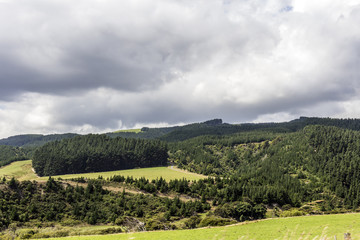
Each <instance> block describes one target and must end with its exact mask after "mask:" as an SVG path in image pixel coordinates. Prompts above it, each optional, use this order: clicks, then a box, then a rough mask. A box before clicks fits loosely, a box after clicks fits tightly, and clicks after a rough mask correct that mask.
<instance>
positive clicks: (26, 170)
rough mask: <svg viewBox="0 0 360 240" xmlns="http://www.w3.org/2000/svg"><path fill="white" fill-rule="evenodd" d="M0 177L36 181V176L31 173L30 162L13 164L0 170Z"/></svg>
mask: <svg viewBox="0 0 360 240" xmlns="http://www.w3.org/2000/svg"><path fill="white" fill-rule="evenodd" d="M0 177H1V178H2V177H6V178H8V179H9V178H12V177H15V178H16V179H18V180H32V179H36V178H37V176H36V174H35V173H34V172H33V171H32V165H31V160H26V161H18V162H13V163H11V164H9V165H7V166H4V167H2V168H0Z"/></svg>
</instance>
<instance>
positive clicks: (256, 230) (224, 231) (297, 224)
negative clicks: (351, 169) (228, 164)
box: [49, 214, 360, 240]
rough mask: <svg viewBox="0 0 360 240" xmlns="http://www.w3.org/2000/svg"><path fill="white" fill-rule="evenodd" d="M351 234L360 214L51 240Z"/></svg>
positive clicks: (355, 235)
mask: <svg viewBox="0 0 360 240" xmlns="http://www.w3.org/2000/svg"><path fill="white" fill-rule="evenodd" d="M346 232H349V233H351V239H360V214H339V215H322V216H304V217H293V218H278V219H268V220H263V221H258V222H250V223H248V224H242V225H233V226H228V227H215V228H203V229H194V230H178V231H159V232H138V233H123V234H114V235H104V236H100V235H96V236H76V237H67V238H49V240H50V239H52V240H55V239H57V240H60V239H64V240H65V239H66V240H70V239H78V240H93V239H98V240H115V239H116V240H122V239H124V240H125V239H135V240H145V239H146V240H149V239H150V240H151V239H154V240H155V239H162V240H164V239H169V240H170V239H171V240H176V239H179V240H182V239H200V240H201V239H204V240H216V239H219V240H220V239H224V240H225V239H226V240H239V239H259V240H260V239H261V240H266V239H269V240H270V239H271V240H273V239H335V236H336V237H337V238H336V239H344V233H346Z"/></svg>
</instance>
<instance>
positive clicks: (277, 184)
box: [170, 125, 360, 209]
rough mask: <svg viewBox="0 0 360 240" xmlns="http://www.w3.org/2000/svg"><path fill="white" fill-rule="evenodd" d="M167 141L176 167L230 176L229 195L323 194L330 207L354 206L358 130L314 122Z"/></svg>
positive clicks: (280, 198)
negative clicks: (294, 128)
mask: <svg viewBox="0 0 360 240" xmlns="http://www.w3.org/2000/svg"><path fill="white" fill-rule="evenodd" d="M170 146H171V149H172V151H171V154H170V159H171V161H173V162H174V163H176V164H178V165H179V167H182V168H184V169H187V170H190V171H195V172H198V173H202V174H208V175H213V176H224V177H230V178H231V179H233V181H235V182H234V183H233V184H231V187H232V188H233V190H232V191H233V195H234V196H242V197H243V196H247V197H250V198H251V199H252V200H254V201H255V202H263V203H279V204H285V203H287V204H291V205H292V206H301V203H304V202H308V201H313V200H320V199H322V200H328V201H329V203H328V204H329V206H331V207H332V208H334V207H335V206H336V205H338V206H344V207H346V208H354V209H355V208H357V207H359V203H360V201H359V200H360V194H359V193H360V188H359V180H360V157H359V156H360V155H359V154H360V132H358V131H352V130H346V129H341V128H337V127H328V126H318V125H315V126H307V127H305V128H304V129H303V130H301V131H298V132H295V133H288V134H275V133H272V132H258V133H255V132H249V133H241V134H235V135H230V136H226V137H224V136H223V137H219V136H217V137H214V136H213V137H199V138H195V139H190V140H187V141H184V142H181V143H177V144H172V145H170ZM274 196H275V197H274Z"/></svg>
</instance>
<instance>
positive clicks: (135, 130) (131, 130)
mask: <svg viewBox="0 0 360 240" xmlns="http://www.w3.org/2000/svg"><path fill="white" fill-rule="evenodd" d="M122 132H133V133H139V132H141V129H124V130H118V131H115V132H114V133H122Z"/></svg>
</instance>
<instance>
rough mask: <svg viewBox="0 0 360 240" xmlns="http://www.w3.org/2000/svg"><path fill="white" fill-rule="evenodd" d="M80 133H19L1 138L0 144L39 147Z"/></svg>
mask: <svg viewBox="0 0 360 240" xmlns="http://www.w3.org/2000/svg"><path fill="white" fill-rule="evenodd" d="M78 135H79V134H75V133H65V134H50V135H41V134H25V135H17V136H12V137H8V138H4V139H0V145H7V146H14V147H39V146H42V145H44V144H45V143H48V142H52V141H56V140H62V139H67V138H73V137H75V136H78Z"/></svg>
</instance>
